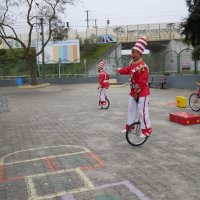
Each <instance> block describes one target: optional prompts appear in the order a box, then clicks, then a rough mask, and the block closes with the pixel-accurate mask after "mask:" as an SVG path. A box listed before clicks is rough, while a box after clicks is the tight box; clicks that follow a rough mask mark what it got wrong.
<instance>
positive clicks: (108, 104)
mask: <svg viewBox="0 0 200 200" xmlns="http://www.w3.org/2000/svg"><path fill="white" fill-rule="evenodd" d="M105 100H106V104H105V105H104V106H103V107H101V109H102V110H106V109H108V108H109V106H110V101H109V99H108V98H106V99H105ZM99 106H100V101H99Z"/></svg>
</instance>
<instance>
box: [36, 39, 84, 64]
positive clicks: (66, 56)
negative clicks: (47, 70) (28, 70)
mask: <svg viewBox="0 0 200 200" xmlns="http://www.w3.org/2000/svg"><path fill="white" fill-rule="evenodd" d="M41 46H42V43H41V42H38V44H37V46H36V52H39V50H40V49H41ZM59 59H60V61H61V63H79V62H80V45H79V40H66V41H56V42H55V41H50V42H48V44H47V45H46V47H45V48H44V60H45V63H46V64H52V63H57V62H58V61H59ZM41 63H42V54H40V55H39V56H38V57H37V64H41Z"/></svg>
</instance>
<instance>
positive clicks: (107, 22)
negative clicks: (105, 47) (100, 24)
mask: <svg viewBox="0 0 200 200" xmlns="http://www.w3.org/2000/svg"><path fill="white" fill-rule="evenodd" d="M109 24H110V20H109V19H107V21H106V35H107V32H108V30H107V29H108V25H109Z"/></svg>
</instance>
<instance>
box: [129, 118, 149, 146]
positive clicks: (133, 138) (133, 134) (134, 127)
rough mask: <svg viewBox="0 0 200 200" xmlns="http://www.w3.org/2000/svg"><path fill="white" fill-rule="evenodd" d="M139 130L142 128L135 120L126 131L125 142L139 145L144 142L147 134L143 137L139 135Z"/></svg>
mask: <svg viewBox="0 0 200 200" xmlns="http://www.w3.org/2000/svg"><path fill="white" fill-rule="evenodd" d="M141 131H142V130H141V124H140V122H135V123H133V124H131V125H130V126H129V128H128V130H127V131H126V140H127V142H128V143H129V144H130V145H132V146H140V145H142V144H144V143H145V142H146V141H147V139H148V136H147V137H144V138H142V137H140V135H141V134H142V133H141Z"/></svg>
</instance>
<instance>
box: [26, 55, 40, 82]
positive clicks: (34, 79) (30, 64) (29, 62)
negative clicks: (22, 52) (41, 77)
mask: <svg viewBox="0 0 200 200" xmlns="http://www.w3.org/2000/svg"><path fill="white" fill-rule="evenodd" d="M27 65H28V67H29V69H30V77H31V85H37V84H38V83H37V77H36V70H35V68H34V66H33V61H32V59H31V58H28V59H27Z"/></svg>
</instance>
